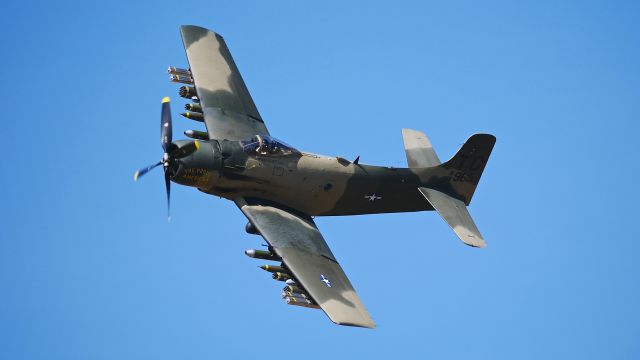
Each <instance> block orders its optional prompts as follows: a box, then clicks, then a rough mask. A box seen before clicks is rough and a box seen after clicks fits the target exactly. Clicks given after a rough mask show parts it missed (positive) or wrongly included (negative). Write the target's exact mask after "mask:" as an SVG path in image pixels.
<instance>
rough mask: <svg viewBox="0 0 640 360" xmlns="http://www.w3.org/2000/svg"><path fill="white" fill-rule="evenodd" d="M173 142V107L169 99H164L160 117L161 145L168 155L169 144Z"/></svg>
mask: <svg viewBox="0 0 640 360" xmlns="http://www.w3.org/2000/svg"><path fill="white" fill-rule="evenodd" d="M171 141H173V134H172V125H171V105H169V98H168V97H165V98H163V99H162V113H161V115H160V143H161V144H162V149H164V152H165V153H168V152H169V151H168V149H169V144H171Z"/></svg>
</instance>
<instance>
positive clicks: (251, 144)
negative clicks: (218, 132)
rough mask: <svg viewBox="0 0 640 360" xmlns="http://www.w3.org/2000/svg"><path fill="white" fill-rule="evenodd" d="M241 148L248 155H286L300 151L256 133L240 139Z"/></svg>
mask: <svg viewBox="0 0 640 360" xmlns="http://www.w3.org/2000/svg"><path fill="white" fill-rule="evenodd" d="M240 144H241V145H242V150H243V151H244V152H245V153H247V154H249V155H262V156H286V155H294V154H300V151H298V150H296V149H294V148H293V147H291V146H289V145H287V144H286V143H284V142H282V141H280V140H278V139H275V138H272V137H271V136H268V135H256V136H254V137H252V138H251V139H249V140H243V141H240Z"/></svg>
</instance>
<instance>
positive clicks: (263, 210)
mask: <svg viewBox="0 0 640 360" xmlns="http://www.w3.org/2000/svg"><path fill="white" fill-rule="evenodd" d="M235 202H236V205H238V207H239V208H240V210H241V211H242V212H243V213H244V215H245V216H246V217H247V219H249V221H250V222H251V224H253V225H254V226H255V227H256V229H257V230H258V231H259V232H260V235H262V237H263V238H264V239H265V240H266V241H267V242H268V243H269V245H270V246H271V247H272V248H273V250H274V251H275V253H276V254H277V255H278V256H279V257H281V258H282V262H283V263H284V265H285V267H286V268H287V269H288V270H289V271H290V272H291V275H293V278H294V280H295V282H296V284H299V285H301V287H302V288H303V289H304V290H305V291H306V293H307V294H308V295H310V296H311V298H312V299H313V300H314V301H315V303H317V304H318V305H319V306H320V308H322V310H324V312H325V313H326V314H327V316H329V318H330V319H331V321H333V322H334V323H336V324H339V325H350V326H360V327H367V328H374V327H375V324H374V322H373V320H371V316H369V313H368V312H367V310H366V309H365V308H364V305H363V304H362V302H361V301H360V298H359V297H358V295H357V294H356V291H355V290H354V288H353V285H351V282H349V279H348V278H347V275H346V274H345V273H344V271H343V270H342V267H340V265H339V264H338V262H337V261H336V259H335V257H334V256H333V253H331V250H330V249H329V247H328V246H327V243H326V242H325V241H324V239H323V238H322V234H320V231H319V230H318V228H317V227H316V225H315V224H314V222H313V220H312V219H311V218H310V217H308V216H306V215H303V214H299V213H296V212H294V211H291V210H285V209H282V208H280V207H279V206H277V205H276V204H270V203H267V202H265V201H262V200H258V199H245V198H237V199H235Z"/></svg>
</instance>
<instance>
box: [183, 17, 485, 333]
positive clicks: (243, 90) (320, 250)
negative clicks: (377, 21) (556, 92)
mask: <svg viewBox="0 0 640 360" xmlns="http://www.w3.org/2000/svg"><path fill="white" fill-rule="evenodd" d="M180 32H181V35H182V39H183V43H184V46H185V49H186V53H187V57H188V60H189V65H190V71H191V73H192V75H193V82H194V85H195V88H196V92H197V95H198V98H199V101H200V105H201V106H200V108H201V109H202V111H203V114H204V123H205V125H206V127H207V135H208V138H209V139H210V140H203V141H200V142H199V144H200V146H199V148H198V149H197V150H196V151H194V152H193V153H192V154H190V155H189V156H186V157H183V158H180V159H178V160H176V162H175V164H174V165H172V166H173V168H172V169H171V181H173V182H175V183H178V184H182V185H186V186H190V187H195V188H197V189H198V190H200V191H202V192H204V193H207V194H210V195H214V196H219V197H222V198H225V199H228V200H231V201H234V202H235V203H236V205H237V206H238V208H239V209H240V210H241V211H242V212H243V213H244V215H245V216H246V217H247V219H248V220H249V222H250V225H251V226H253V227H254V228H255V229H256V230H257V232H258V233H259V234H260V235H261V236H262V237H263V238H264V239H265V240H266V241H267V242H268V244H269V247H270V251H273V252H274V254H273V258H281V259H282V267H283V269H286V270H287V272H286V273H280V272H276V273H274V274H276V277H278V279H280V280H286V279H288V278H289V275H287V274H291V276H292V278H291V280H295V284H294V285H290V286H293V287H299V288H301V289H303V290H304V291H305V294H308V295H309V296H310V297H311V299H312V300H313V301H314V302H315V303H317V304H318V306H319V307H320V308H322V309H323V310H324V311H325V313H326V314H327V315H328V316H329V318H330V319H331V320H332V321H333V322H335V323H337V324H341V325H352V326H362V327H370V328H371V327H374V326H375V324H374V322H373V320H372V319H371V317H370V315H369V314H368V312H367V311H366V309H365V308H364V305H363V304H362V302H361V300H360V298H359V297H358V296H357V294H356V292H355V289H354V288H353V286H352V284H351V283H350V282H349V279H348V278H347V276H346V274H345V273H344V271H343V270H342V268H341V266H340V265H339V263H338V261H337V259H336V258H335V256H334V255H333V253H332V252H331V250H330V249H329V247H328V245H327V243H326V242H325V240H324V238H323V237H322V234H321V233H320V231H319V230H318V228H317V227H316V226H315V223H314V221H313V220H312V217H313V216H340V215H361V214H380V213H394V212H410V211H428V210H437V211H438V213H439V214H440V215H441V216H442V217H443V219H444V220H445V221H446V222H447V223H448V224H449V225H450V226H451V227H452V229H453V230H454V232H455V233H456V235H457V236H458V237H459V238H460V239H461V240H462V241H463V242H464V243H465V244H467V245H470V246H476V247H482V246H484V245H485V242H484V239H483V238H482V236H481V235H480V232H479V231H478V229H477V227H476V225H475V223H474V222H473V220H472V219H471V217H470V215H469V213H468V211H467V209H466V206H467V205H469V204H470V202H471V199H472V198H473V195H474V192H475V189H476V187H477V186H478V182H479V180H480V177H481V175H482V172H483V171H484V168H485V166H486V164H487V161H488V159H489V155H490V154H491V151H492V149H493V146H494V144H495V137H494V136H492V135H488V134H476V135H473V136H471V137H470V138H469V139H468V140H467V141H466V142H465V143H464V145H463V146H462V147H461V149H460V150H459V151H458V152H457V153H456V154H455V155H454V156H453V157H452V158H451V159H450V160H449V161H447V162H445V163H441V162H440V159H439V158H438V156H437V154H436V152H435V151H434V149H433V147H432V145H431V142H430V141H429V139H428V138H427V136H426V135H425V134H424V133H422V132H420V131H416V130H411V129H403V131H402V136H403V141H404V144H405V152H406V156H407V162H408V165H409V166H408V167H407V168H394V167H385V166H374V165H367V164H361V163H359V161H353V162H352V161H348V160H346V159H344V158H341V157H333V156H324V155H317V154H313V153H310V152H300V151H297V150H295V149H292V148H289V147H287V146H285V145H284V144H282V143H279V142H273V141H272V142H269V140H268V139H271V138H270V137H269V136H268V135H269V132H268V130H267V128H266V126H265V124H264V121H263V119H262V117H261V116H260V114H259V113H258V110H257V108H256V106H255V104H254V102H253V100H252V98H251V96H250V94H249V91H248V90H247V87H246V85H245V83H244V81H243V80H242V77H241V76H240V73H239V71H238V69H237V67H236V65H235V62H234V61H233V58H232V57H231V54H230V52H229V49H228V48H227V46H226V43H225V41H224V40H223V38H222V37H221V36H220V35H218V34H216V33H214V32H212V31H209V30H207V29H204V28H201V27H197V26H182V27H181V28H180ZM203 137H204V136H201V138H203ZM249 139H251V140H250V141H249ZM272 140H275V139H272ZM174 143H175V144H176V145H177V146H178V147H181V146H186V144H187V143H189V141H176V142H174ZM251 144H258V145H259V147H257V150H252V149H253V148H252V147H251V146H253V145H251ZM267 145H268V146H267ZM265 149H267V150H268V151H267V150H265ZM281 274H284V275H281ZM329 279H330V281H329ZM290 300H291V301H294V300H295V299H293V298H292V299H290ZM288 301H289V300H288ZM315 303H314V304H315ZM314 304H308V305H309V306H311V307H313V306H315V305H314Z"/></svg>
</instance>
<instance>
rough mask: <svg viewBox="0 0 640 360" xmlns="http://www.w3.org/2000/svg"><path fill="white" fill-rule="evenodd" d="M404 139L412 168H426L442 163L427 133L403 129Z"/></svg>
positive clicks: (408, 160)
mask: <svg viewBox="0 0 640 360" xmlns="http://www.w3.org/2000/svg"><path fill="white" fill-rule="evenodd" d="M402 141H403V142H404V150H405V152H406V153H407V162H408V163H409V167H410V168H426V167H432V166H437V165H440V159H438V155H436V151H435V150H433V146H432V145H431V142H430V141H429V138H428V137H427V135H425V133H423V132H421V131H417V130H411V129H402Z"/></svg>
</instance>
